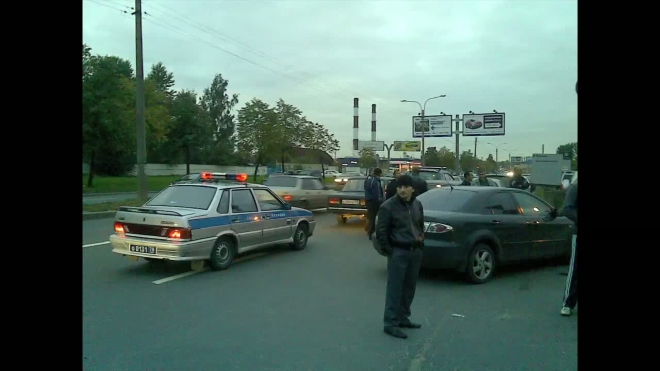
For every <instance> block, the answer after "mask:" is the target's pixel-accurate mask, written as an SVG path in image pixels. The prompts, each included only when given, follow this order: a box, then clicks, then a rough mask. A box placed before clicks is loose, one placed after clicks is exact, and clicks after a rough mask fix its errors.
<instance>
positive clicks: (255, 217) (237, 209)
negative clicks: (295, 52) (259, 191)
mask: <svg viewBox="0 0 660 371" xmlns="http://www.w3.org/2000/svg"><path fill="white" fill-rule="evenodd" d="M260 214H261V213H260V212H259V208H258V207H257V203H256V202H255V199H254V196H252V191H251V190H250V189H249V188H244V189H233V190H232V191H231V217H230V220H231V229H232V230H233V231H234V232H235V233H236V234H237V235H238V249H239V251H240V250H243V249H245V248H249V247H251V246H254V245H258V244H261V243H263V242H264V241H263V231H262V230H263V222H262V219H261V215H260Z"/></svg>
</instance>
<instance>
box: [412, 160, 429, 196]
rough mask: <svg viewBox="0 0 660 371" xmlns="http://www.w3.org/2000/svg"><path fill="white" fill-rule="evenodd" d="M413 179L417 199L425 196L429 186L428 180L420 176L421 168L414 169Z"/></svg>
mask: <svg viewBox="0 0 660 371" xmlns="http://www.w3.org/2000/svg"><path fill="white" fill-rule="evenodd" d="M412 179H413V188H415V197H418V196H419V195H421V194H423V193H424V192H426V191H428V190H429V185H428V183H426V179H424V178H422V176H421V175H419V166H415V167H413V169H412Z"/></svg>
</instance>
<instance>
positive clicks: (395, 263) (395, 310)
mask: <svg viewBox="0 0 660 371" xmlns="http://www.w3.org/2000/svg"><path fill="white" fill-rule="evenodd" d="M421 266H422V250H421V249H420V248H412V249H411V248H400V247H394V248H393V249H392V253H391V254H390V255H388V257H387V289H386V292H385V316H384V324H385V327H394V326H399V325H400V324H402V323H408V322H409V321H410V319H409V318H410V305H411V304H412V302H413V299H414V298H415V289H416V288H417V276H418V275H419V269H420V267H421Z"/></svg>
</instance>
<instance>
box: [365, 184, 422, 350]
mask: <svg viewBox="0 0 660 371" xmlns="http://www.w3.org/2000/svg"><path fill="white" fill-rule="evenodd" d="M414 192H415V189H414V184H413V179H412V177H411V176H409V175H401V176H400V177H399V178H398V179H397V187H396V196H395V197H392V198H390V199H389V200H387V201H385V202H384V203H383V205H382V206H381V208H380V211H379V212H378V226H377V227H376V230H377V232H376V238H377V242H378V244H379V245H380V246H381V248H382V250H383V251H384V252H385V253H386V254H387V289H386V291H385V313H384V316H383V322H384V328H383V330H384V331H385V333H386V334H388V335H392V336H394V337H397V338H402V339H405V338H407V337H408V335H407V334H406V333H405V332H403V331H402V330H401V328H413V329H416V328H421V327H422V325H421V324H419V323H414V322H411V321H410V314H411V312H410V305H411V304H412V302H413V299H414V298H415V289H416V287H417V276H418V275H419V269H420V267H421V264H422V249H423V248H424V208H423V207H422V203H421V202H419V200H417V199H416V197H415V194H414Z"/></svg>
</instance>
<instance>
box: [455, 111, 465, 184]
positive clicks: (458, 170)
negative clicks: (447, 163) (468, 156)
mask: <svg viewBox="0 0 660 371" xmlns="http://www.w3.org/2000/svg"><path fill="white" fill-rule="evenodd" d="M461 121H463V119H461V117H460V116H459V115H456V118H455V119H454V122H455V123H456V173H457V174H460V173H461V153H460V147H461V143H460V140H461V139H460V138H461V126H460V125H461Z"/></svg>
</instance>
